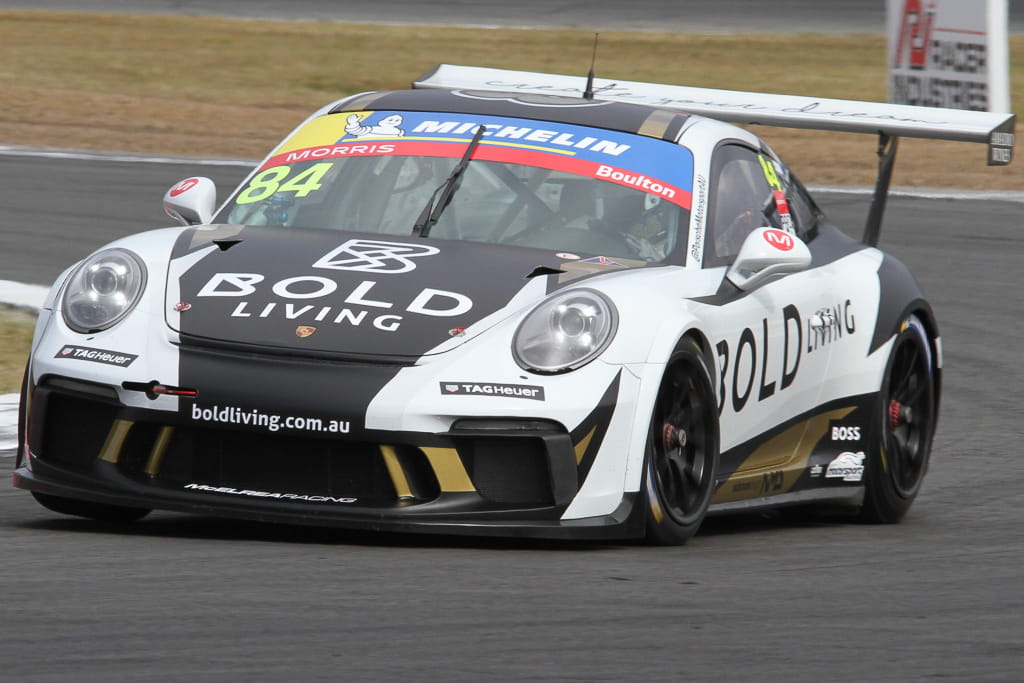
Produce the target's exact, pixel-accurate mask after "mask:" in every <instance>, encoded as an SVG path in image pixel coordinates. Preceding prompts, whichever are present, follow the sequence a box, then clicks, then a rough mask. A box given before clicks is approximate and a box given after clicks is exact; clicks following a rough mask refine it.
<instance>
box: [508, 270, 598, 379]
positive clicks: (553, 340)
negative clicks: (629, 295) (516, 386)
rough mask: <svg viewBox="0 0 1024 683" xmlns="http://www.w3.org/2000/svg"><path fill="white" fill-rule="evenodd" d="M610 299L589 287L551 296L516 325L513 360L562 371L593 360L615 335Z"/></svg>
mask: <svg viewBox="0 0 1024 683" xmlns="http://www.w3.org/2000/svg"><path fill="white" fill-rule="evenodd" d="M616 327H618V314H617V313H616V311H615V306H613V305H612V302H611V301H609V300H608V299H606V298H605V297H604V295H602V294H600V293H599V292H595V291H594V290H591V289H572V290H569V291H567V292H564V293H562V294H558V295H556V296H553V297H551V298H550V299H548V300H547V301H545V302H544V303H542V304H541V305H539V306H537V308H535V309H533V310H532V311H531V312H530V313H529V314H528V315H527V316H526V318H524V319H523V322H521V323H520V324H519V329H517V330H516V334H515V337H514V338H513V341H512V353H513V354H514V355H515V359H516V362H517V363H519V365H520V366H522V367H523V368H525V369H527V370H532V371H534V372H543V373H556V372H566V371H568V370H575V369H576V368H578V367H580V366H582V365H585V364H587V363H589V362H590V361H592V360H594V358H596V357H597V356H598V354H600V353H601V352H602V351H604V349H605V347H606V346H608V343H609V342H611V340H612V337H613V336H615V329H616Z"/></svg>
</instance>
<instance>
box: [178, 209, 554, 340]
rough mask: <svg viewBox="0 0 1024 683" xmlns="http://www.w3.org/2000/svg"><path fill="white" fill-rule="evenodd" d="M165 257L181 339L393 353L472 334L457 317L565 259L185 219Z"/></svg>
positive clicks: (491, 308) (480, 312)
mask: <svg viewBox="0 0 1024 683" xmlns="http://www.w3.org/2000/svg"><path fill="white" fill-rule="evenodd" d="M172 259H173V260H172V263H171V267H170V272H169V281H168V288H167V311H168V313H167V322H168V324H169V325H170V326H171V327H172V328H173V329H175V330H177V331H179V332H180V333H182V335H184V338H185V339H186V340H187V339H189V338H194V339H196V340H197V341H200V340H210V341H218V342H230V343H233V344H243V345H252V346H258V347H277V348H286V349H290V350H301V351H302V352H315V353H324V354H326V355H333V354H344V355H358V356H369V357H373V356H376V357H381V356H387V357H401V358H414V357H418V356H422V355H424V354H425V353H426V352H427V351H429V350H431V349H433V348H434V347H437V346H438V345H440V344H442V343H443V342H446V341H451V340H453V337H454V338H455V339H463V340H464V339H468V338H469V335H465V333H464V332H462V330H463V329H464V328H468V327H470V326H471V325H473V324H474V323H476V322H478V321H480V320H481V319H483V318H484V317H486V316H488V315H491V314H493V313H494V312H495V311H498V310H500V309H503V308H505V307H506V306H507V305H508V304H509V302H510V300H511V299H512V298H513V297H514V296H515V295H516V294H517V293H519V292H520V291H521V290H522V289H523V288H524V287H527V286H528V285H529V284H530V283H531V281H532V279H533V278H539V279H540V280H542V281H541V282H536V283H534V285H533V286H532V291H531V292H530V296H527V297H526V299H525V300H524V299H520V302H521V303H522V304H528V303H529V302H530V301H531V300H535V299H539V298H540V297H542V296H544V294H545V293H546V291H550V289H553V288H554V287H555V286H557V283H556V282H555V281H554V280H555V278H554V277H551V276H549V275H548V273H555V274H558V271H559V269H561V268H564V267H565V266H566V265H567V264H566V261H565V260H564V259H563V258H560V257H559V256H557V255H556V254H555V253H553V252H551V251H546V250H539V249H532V248H524V247H514V246H506V245H501V246H498V245H492V244H480V243H471V242H459V241H451V240H440V239H429V238H424V239H420V238H415V237H411V236H391V235H381V234H369V233H351V232H340V231H335V230H309V229H294V228H289V229H282V228H261V227H245V228H243V227H241V226H206V227H202V228H193V229H189V230H186V231H184V232H183V233H182V235H181V237H180V238H179V239H178V241H177V243H176V244H175V247H174V254H173V255H172ZM531 274H532V275H533V277H530V276H531ZM563 279H564V278H563ZM534 292H535V294H534ZM512 312H513V311H512V310H509V311H508V312H507V313H508V314H511V313H512ZM494 322H496V321H494ZM481 329H482V328H481ZM478 331H480V330H476V331H475V332H478ZM471 334H472V332H471ZM448 348H453V345H451V344H449V345H448V346H447V347H445V350H447V349H448Z"/></svg>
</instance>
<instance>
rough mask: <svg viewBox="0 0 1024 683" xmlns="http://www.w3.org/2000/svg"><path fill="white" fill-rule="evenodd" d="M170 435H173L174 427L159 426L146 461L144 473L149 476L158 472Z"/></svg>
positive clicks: (169, 441) (153, 475)
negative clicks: (158, 431)
mask: <svg viewBox="0 0 1024 683" xmlns="http://www.w3.org/2000/svg"><path fill="white" fill-rule="evenodd" d="M172 436H174V427H171V426H167V425H165V426H163V427H161V428H160V433H159V434H157V435H156V441H154V442H153V448H152V449H151V450H150V451H149V460H147V461H146V474H148V475H149V476H151V477H155V476H156V475H158V474H160V465H161V464H163V461H164V456H165V455H166V454H167V447H168V446H169V445H170V444H171V437H172Z"/></svg>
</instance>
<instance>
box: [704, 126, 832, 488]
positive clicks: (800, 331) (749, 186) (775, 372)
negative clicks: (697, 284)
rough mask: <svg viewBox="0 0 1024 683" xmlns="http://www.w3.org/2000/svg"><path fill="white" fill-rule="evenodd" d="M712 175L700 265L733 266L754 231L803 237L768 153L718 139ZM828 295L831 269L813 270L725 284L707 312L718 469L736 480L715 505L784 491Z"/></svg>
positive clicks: (815, 375) (812, 399)
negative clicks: (750, 284) (746, 285)
mask: <svg viewBox="0 0 1024 683" xmlns="http://www.w3.org/2000/svg"><path fill="white" fill-rule="evenodd" d="M711 178H712V182H711V187H710V202H709V215H708V239H707V241H706V243H705V251H704V266H705V267H712V268H715V267H720V266H724V267H725V268H727V267H728V266H730V265H731V264H732V263H733V261H734V260H735V258H736V256H737V254H738V253H739V251H740V247H741V245H742V244H743V242H744V239H746V238H747V236H748V235H750V234H751V233H752V232H753V231H755V230H756V229H757V228H761V227H773V228H777V229H778V230H777V231H775V232H773V233H771V235H772V238H773V239H780V240H783V241H785V240H789V239H791V240H803V239H805V238H806V236H807V235H806V231H804V230H801V227H802V226H801V225H800V223H799V221H800V220H801V216H800V215H799V214H794V213H793V212H791V210H790V207H789V202H788V198H787V193H786V189H787V185H785V184H784V182H785V181H788V173H787V171H786V169H785V167H784V166H782V165H781V163H780V162H778V160H777V159H775V158H774V156H773V155H771V154H770V153H769V152H767V151H762V150H757V149H753V148H751V147H748V146H746V145H742V144H725V145H721V146H720V147H719V148H718V149H717V150H716V152H715V157H714V158H713V161H712V167H711ZM725 268H723V277H724V274H725ZM833 298H834V296H833V286H832V283H831V281H830V277H829V275H828V274H826V273H824V272H822V271H821V270H819V269H814V268H808V269H805V270H803V271H800V272H795V273H788V274H784V275H778V276H775V277H772V278H769V279H768V280H766V281H765V282H763V283H762V284H761V285H759V286H756V287H754V288H753V289H751V290H749V291H741V290H739V289H736V288H734V287H731V286H730V285H729V283H728V282H724V283H723V286H722V289H721V290H720V293H719V296H718V297H717V298H716V299H717V300H716V304H717V305H718V307H719V309H720V310H718V311H715V312H714V313H713V314H710V316H713V319H714V320H715V321H716V322H715V325H714V330H713V332H712V334H713V338H712V340H711V341H712V344H713V345H714V351H715V353H716V355H717V360H718V370H719V377H718V400H719V415H720V427H721V447H722V459H721V465H720V473H724V474H725V475H728V476H731V477H734V479H733V480H732V481H730V482H728V483H729V486H726V487H723V488H721V489H720V491H719V493H718V494H717V495H716V501H717V502H723V499H725V500H727V499H730V498H731V499H739V498H745V497H751V496H756V495H771V494H773V493H777V492H782V491H784V490H785V488H786V485H787V482H789V481H790V480H792V479H794V478H795V476H796V470H798V469H800V467H801V466H800V464H799V462H797V461H798V460H799V458H800V454H801V452H802V448H801V444H802V443H804V441H805V439H804V437H805V432H806V431H807V426H808V425H807V420H808V419H809V417H810V414H811V412H812V411H813V410H814V408H815V407H816V406H817V405H818V401H819V398H820V391H821V382H822V379H823V378H824V377H825V376H826V373H827V372H828V351H827V349H819V348H817V347H815V346H814V344H813V343H812V344H810V345H808V342H809V341H813V339H814V337H813V328H814V327H815V326H817V325H818V324H819V319H818V317H820V316H819V312H821V311H824V310H826V309H831V308H832V307H833V305H834V302H833ZM740 474H746V475H747V476H736V475H740ZM733 486H734V487H736V490H735V491H732V490H731V488H730V487H733Z"/></svg>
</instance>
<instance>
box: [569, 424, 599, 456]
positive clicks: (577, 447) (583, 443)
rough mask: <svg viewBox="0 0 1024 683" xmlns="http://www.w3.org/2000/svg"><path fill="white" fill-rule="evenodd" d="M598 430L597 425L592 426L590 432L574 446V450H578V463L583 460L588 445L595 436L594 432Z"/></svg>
mask: <svg viewBox="0 0 1024 683" xmlns="http://www.w3.org/2000/svg"><path fill="white" fill-rule="evenodd" d="M596 431H597V425H594V426H593V427H591V429H590V432H589V433H588V434H587V435H586V436H585V437H583V438H582V439H580V442H579V443H578V444H576V445H575V446H573V450H574V451H576V464H577V465H579V464H580V463H581V462H583V455H584V454H585V453H586V452H587V446H589V445H590V440H591V439H592V438H594V432H596Z"/></svg>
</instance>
